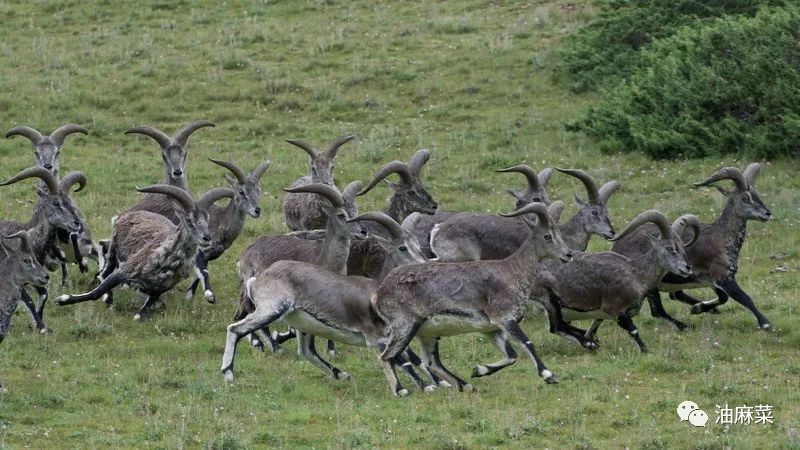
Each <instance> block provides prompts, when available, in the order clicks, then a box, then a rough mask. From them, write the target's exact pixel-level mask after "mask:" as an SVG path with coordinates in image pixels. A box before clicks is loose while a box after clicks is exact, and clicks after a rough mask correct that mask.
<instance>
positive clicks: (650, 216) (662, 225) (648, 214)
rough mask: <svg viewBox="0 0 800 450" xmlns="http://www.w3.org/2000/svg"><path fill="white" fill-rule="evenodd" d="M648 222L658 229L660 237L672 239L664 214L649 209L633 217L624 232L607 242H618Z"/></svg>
mask: <svg viewBox="0 0 800 450" xmlns="http://www.w3.org/2000/svg"><path fill="white" fill-rule="evenodd" d="M648 222H652V223H654V224H655V225H656V226H657V227H658V230H659V231H660V232H661V237H663V238H666V239H670V238H671V237H672V234H671V233H672V230H671V229H670V223H669V220H667V218H666V217H665V216H664V214H662V213H661V212H660V211H656V210H655V209H649V210H647V211H645V212H643V213H641V214H639V215H638V216H636V217H634V218H633V220H631V223H629V224H628V226H627V227H625V229H624V230H622V231H620V232H619V233H617V235H616V236H615V237H614V238H612V239H609V240H610V241H612V242H615V241H618V240H620V239H622V238H624V237H625V236H627V235H628V234H630V233H631V232H632V231H633V230H635V229H636V228H638V227H639V226H641V225H644V224H646V223H648Z"/></svg>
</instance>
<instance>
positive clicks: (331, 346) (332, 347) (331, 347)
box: [328, 339, 336, 356]
mask: <svg viewBox="0 0 800 450" xmlns="http://www.w3.org/2000/svg"><path fill="white" fill-rule="evenodd" d="M328 354H329V355H331V356H336V344H334V343H333V341H331V340H330V339H329V340H328Z"/></svg>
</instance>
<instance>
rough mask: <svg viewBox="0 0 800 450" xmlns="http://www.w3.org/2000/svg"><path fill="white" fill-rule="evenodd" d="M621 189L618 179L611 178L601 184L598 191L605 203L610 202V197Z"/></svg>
mask: <svg viewBox="0 0 800 450" xmlns="http://www.w3.org/2000/svg"><path fill="white" fill-rule="evenodd" d="M618 190H619V182H618V181H616V180H611V181H609V182H608V183H606V184H604V185H602V186H600V190H599V191H598V195H599V196H600V201H601V202H603V204H606V203H608V199H609V198H610V197H611V196H612V195H614V193H615V192H617V191H618Z"/></svg>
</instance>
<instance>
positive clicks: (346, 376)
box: [336, 372, 352, 381]
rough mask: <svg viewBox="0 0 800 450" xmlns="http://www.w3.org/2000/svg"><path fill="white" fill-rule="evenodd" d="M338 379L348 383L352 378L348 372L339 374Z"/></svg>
mask: <svg viewBox="0 0 800 450" xmlns="http://www.w3.org/2000/svg"><path fill="white" fill-rule="evenodd" d="M336 378H337V379H339V380H343V381H347V380H349V379H350V378H352V377H351V376H350V374H349V373H347V372H339V373H337V374H336Z"/></svg>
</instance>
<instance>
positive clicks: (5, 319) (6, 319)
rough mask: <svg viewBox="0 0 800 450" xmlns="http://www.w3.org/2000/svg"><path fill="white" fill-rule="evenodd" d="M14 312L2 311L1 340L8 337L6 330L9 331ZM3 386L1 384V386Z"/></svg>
mask: <svg viewBox="0 0 800 450" xmlns="http://www.w3.org/2000/svg"><path fill="white" fill-rule="evenodd" d="M12 314H14V312H13V311H11V312H8V313H5V312H3V311H0V342H3V339H5V338H6V332H8V328H9V327H10V326H11V315H12ZM1 387H2V386H0V388H1Z"/></svg>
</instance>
